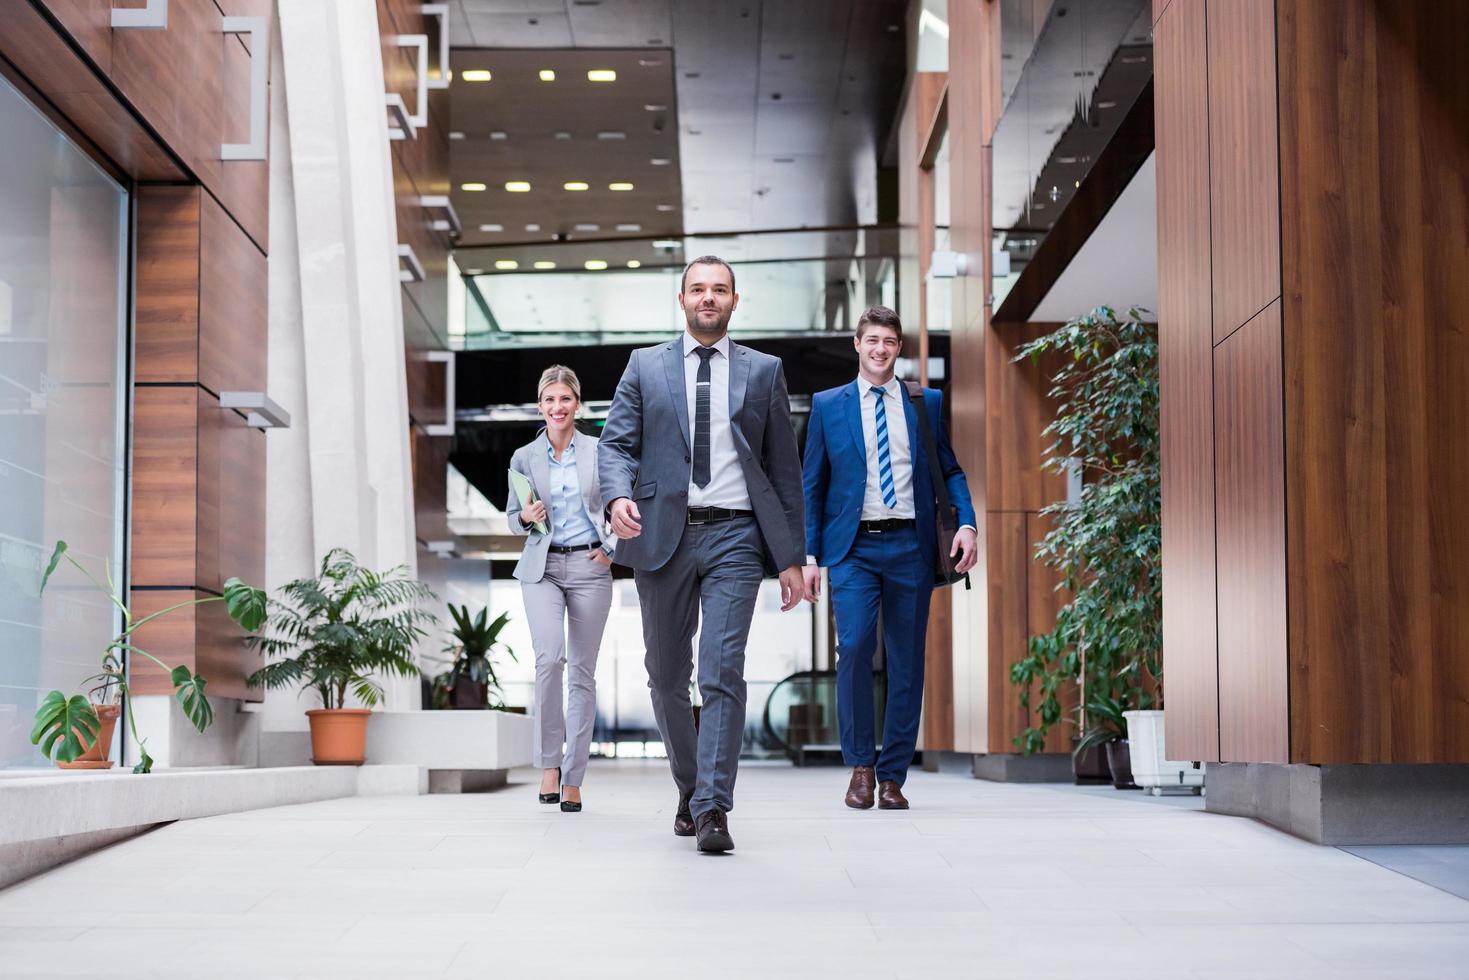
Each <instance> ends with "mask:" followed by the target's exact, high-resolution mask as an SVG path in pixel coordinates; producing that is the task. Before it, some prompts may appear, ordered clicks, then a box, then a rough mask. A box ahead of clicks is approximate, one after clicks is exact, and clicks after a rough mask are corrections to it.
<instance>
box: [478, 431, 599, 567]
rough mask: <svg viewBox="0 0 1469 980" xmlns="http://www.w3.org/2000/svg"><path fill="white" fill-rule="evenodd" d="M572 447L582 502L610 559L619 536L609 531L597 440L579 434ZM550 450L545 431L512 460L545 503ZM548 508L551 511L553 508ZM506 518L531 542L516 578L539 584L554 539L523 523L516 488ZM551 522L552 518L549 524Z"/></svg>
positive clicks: (514, 531) (548, 489)
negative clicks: (605, 513)
mask: <svg viewBox="0 0 1469 980" xmlns="http://www.w3.org/2000/svg"><path fill="white" fill-rule="evenodd" d="M571 444H572V445H573V446H575V447H576V480H577V483H579V484H580V485H581V499H582V502H583V503H585V504H586V505H587V513H588V514H589V515H591V518H592V523H593V524H595V525H596V526H597V533H598V535H600V536H601V538H602V550H604V551H606V552H607V553H608V554H609V555H610V554H612V553H613V550H614V548H615V547H616V546H617V545H618V544H619V542H618V540H617V536H616V535H614V534H613V533H612V532H611V531H610V530H608V529H607V523H606V520H605V515H604V511H605V508H604V507H603V506H602V490H601V487H600V485H599V484H598V481H597V455H598V453H597V437H596V436H589V435H585V434H583V433H581V432H578V433H577V434H576V435H574V436H572V439H571ZM550 448H551V441H550V440H549V439H547V438H546V432H545V430H544V429H542V430H541V433H540V435H538V436H536V437H535V438H534V439H532V440H531V441H530V442H529V443H527V444H526V445H524V446H521V447H520V448H519V449H517V450H515V455H514V456H511V457H510V468H511V469H512V470H515V471H516V472H517V473H524V474H525V475H526V476H528V477H530V482H531V485H532V486H533V487H535V488H536V496H537V497H539V498H540V499H542V500H550V499H551V465H550V463H548V462H547V461H546V451H547V450H548V449H550ZM546 506H547V508H548V509H549V508H550V506H551V505H550V504H547V505H546ZM505 516H506V517H508V518H509V519H510V532H511V533H512V534H523V535H526V536H527V537H528V538H529V540H527V541H526V542H525V548H524V549H523V550H522V551H521V553H520V561H518V562H516V564H515V577H516V578H518V579H520V580H521V581H522V582H539V581H540V580H541V576H542V575H544V574H545V573H546V549H547V548H549V547H550V546H551V535H549V534H542V533H541V532H540V531H537V530H535V529H534V528H527V527H525V525H523V524H521V523H520V501H519V500H518V499H517V498H516V496H515V489H514V488H513V487H512V488H511V490H510V499H509V501H507V502H506V504H505ZM549 520H550V517H549V516H548V517H547V521H549Z"/></svg>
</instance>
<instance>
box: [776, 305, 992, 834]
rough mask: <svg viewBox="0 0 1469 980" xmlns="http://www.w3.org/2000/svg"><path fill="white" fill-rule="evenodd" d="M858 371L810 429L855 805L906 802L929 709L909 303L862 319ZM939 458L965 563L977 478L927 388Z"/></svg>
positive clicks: (923, 475) (814, 513)
mask: <svg viewBox="0 0 1469 980" xmlns="http://www.w3.org/2000/svg"><path fill="white" fill-rule="evenodd" d="M854 346H855V347H856V348H857V357H858V361H859V371H858V377H857V380H856V381H854V382H852V383H851V384H847V385H842V386H841V387H840V388H831V389H829V390H827V391H822V392H818V393H817V394H816V395H815V396H814V397H813V398H812V399H811V423H810V426H809V428H808V429H807V431H806V455H805V474H804V481H805V490H806V550H807V552H808V554H807V556H806V568H805V571H804V577H805V586H806V594H807V598H809V599H811V600H812V601H815V599H816V597H817V595H818V593H819V591H820V588H821V567H822V566H825V567H827V568H828V569H830V574H831V601H832V605H833V606H834V608H835V611H836V625H837V720H838V723H839V726H840V728H841V736H842V756H843V758H844V759H845V760H846V763H847V765H849V766H851V767H852V778H851V782H850V784H849V785H848V787H847V795H846V804H847V806H849V807H853V808H855V809H859V810H866V809H868V808H870V807H871V806H872V804H873V793H874V782H875V783H876V793H877V805H878V807H879V808H881V809H884V810H906V809H907V808H908V801H907V799H905V798H904V796H903V791H902V786H903V782H904V780H905V779H906V778H907V775H908V766H909V764H910V763H912V761H913V750H914V746H915V745H916V743H917V740H918V721H919V715H920V713H921V712H922V709H923V658H924V650H923V647H924V637H925V635H926V633H927V631H928V601H929V597H930V596H931V595H932V593H933V575H934V567H935V558H936V551H937V549H938V532H937V530H936V525H935V516H936V511H937V504H936V501H935V496H936V495H935V490H934V485H933V480H932V478H931V477H930V475H929V467H928V459H927V454H926V453H925V451H924V447H923V443H922V442H921V439H922V435H921V429H920V427H919V422H918V413H917V411H916V410H915V407H914V405H913V403H912V402H911V401H910V400H909V398H908V391H907V389H906V388H905V387H904V385H903V384H902V383H901V382H900V381H898V380H897V378H895V377H894V376H893V372H894V370H895V368H896V366H897V361H898V355H899V354H900V353H901V352H902V349H903V325H902V322H901V321H900V320H899V319H898V314H897V313H895V312H893V311H892V310H890V309H888V308H887V307H885V306H874V307H873V308H872V309H870V310H868V311H866V312H865V313H863V314H862V317H861V319H860V320H858V321H857V337H856V340H855V342H854ZM923 407H924V410H925V411H926V412H927V413H928V422H929V425H928V428H929V431H930V432H932V433H934V438H935V440H936V441H937V446H936V448H937V450H938V459H939V468H940V470H941V471H942V474H943V480H944V484H945V486H946V487H947V488H948V491H949V499H950V501H951V502H952V503H953V504H954V506H955V507H956V508H957V509H958V512H959V524H960V527H959V531H958V533H957V534H956V535H955V536H954V545H953V551H952V553H951V554H952V555H954V556H958V561H957V562H956V564H955V568H956V570H957V571H960V572H967V571H968V570H969V569H970V568H972V567H973V566H974V562H975V559H976V557H977V554H978V544H977V533H976V525H975V518H974V504H973V503H972V502H971V501H970V499H969V484H968V482H967V481H966V480H965V479H964V471H963V470H962V469H961V468H960V467H959V462H958V460H956V459H955V458H954V450H953V448H952V447H951V446H950V445H949V433H948V430H947V429H946V428H945V426H944V422H943V394H942V393H941V392H939V391H936V390H934V389H932V388H925V389H923ZM879 610H881V613H882V633H883V647H884V650H885V654H886V659H887V707H886V709H885V715H886V717H885V719H884V724H883V738H882V753H881V754H878V752H877V746H876V733H875V732H874V730H873V727H874V726H873V703H872V658H873V654H874V653H875V652H876V649H877V628H878V612H879Z"/></svg>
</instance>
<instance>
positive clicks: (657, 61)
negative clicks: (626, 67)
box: [638, 58, 663, 68]
mask: <svg viewBox="0 0 1469 980" xmlns="http://www.w3.org/2000/svg"><path fill="white" fill-rule="evenodd" d="M661 64H663V59H662V58H639V59H638V65H639V67H642V68H657V67H658V66H659V65H661Z"/></svg>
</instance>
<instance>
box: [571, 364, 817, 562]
mask: <svg viewBox="0 0 1469 980" xmlns="http://www.w3.org/2000/svg"><path fill="white" fill-rule="evenodd" d="M682 343H683V341H682V337H681V336H680V338H678V339H675V340H674V341H673V342H672V343H667V344H659V345H658V346H657V347H645V348H643V349H641V350H635V351H633V353H632V357H631V358H630V359H629V360H628V362H627V370H626V371H625V372H623V375H622V380H621V381H620V382H618V385H617V393H616V394H615V395H614V396H613V398H612V408H611V409H610V410H609V411H608V413H607V424H606V426H605V427H604V428H603V429H602V441H601V443H600V445H599V447H598V450H597V461H598V463H599V465H600V467H601V475H602V499H603V500H606V501H608V502H609V503H610V502H611V501H613V500H616V499H617V498H619V497H631V498H632V499H633V500H634V501H635V502H636V503H637V505H638V511H639V513H641V514H642V518H643V521H642V523H643V532H642V534H640V535H639V536H638V537H636V538H630V539H628V540H626V541H619V542H618V544H617V557H616V561H617V562H618V563H619V564H622V565H628V566H631V567H632V568H636V569H642V570H644V571H656V570H657V569H659V568H662V567H663V566H664V565H665V564H666V563H667V562H668V559H669V558H670V557H672V556H673V552H674V549H675V548H677V547H678V543H679V541H680V539H681V538H682V537H683V531H684V525H685V524H686V522H687V521H688V507H689V473H690V466H691V461H692V450H691V447H692V446H693V440H692V439H691V438H690V436H689V406H688V396H687V395H686V394H685V391H684V365H683V348H682ZM729 360H730V363H729V419H730V428H731V432H732V434H733V436H734V443H735V451H736V452H738V453H739V457H740V465H741V467H742V469H743V470H744V473H745V484H746V486H747V487H748V488H749V491H750V503H751V506H752V507H754V510H755V519H756V521H757V522H758V523H759V525H760V534H761V536H762V537H763V538H764V539H765V551H766V560H767V563H768V566H767V571H769V572H774V571H777V570H780V569H784V568H788V567H789V566H791V565H801V564H804V563H805V560H806V550H805V523H806V517H805V507H806V503H805V499H804V496H803V494H802V491H801V456H800V453H799V451H798V450H797V448H796V433H795V429H794V428H792V426H791V403H790V397H789V395H788V394H787V393H786V380H785V371H784V369H783V368H782V366H781V361H780V358H778V357H772V356H771V355H769V354H762V353H761V352H759V351H755V350H751V349H750V348H748V347H742V346H741V345H739V344H736V343H734V342H733V341H731V342H730V345H729Z"/></svg>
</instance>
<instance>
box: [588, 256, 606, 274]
mask: <svg viewBox="0 0 1469 980" xmlns="http://www.w3.org/2000/svg"><path fill="white" fill-rule="evenodd" d="M582 264H583V266H584V267H585V268H586V270H587V271H588V272H601V271H602V270H603V269H605V268H607V262H606V260H605V259H587V260H586V262H584V263H582Z"/></svg>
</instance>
